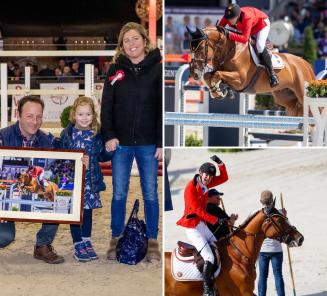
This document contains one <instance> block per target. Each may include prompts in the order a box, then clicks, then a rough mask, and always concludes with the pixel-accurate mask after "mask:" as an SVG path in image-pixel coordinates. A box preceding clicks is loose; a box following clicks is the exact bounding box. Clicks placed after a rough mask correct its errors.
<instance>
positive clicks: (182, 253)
mask: <svg viewBox="0 0 327 296" xmlns="http://www.w3.org/2000/svg"><path fill="white" fill-rule="evenodd" d="M210 247H211V250H212V252H213V254H215V262H214V277H215V278H216V277H217V276H218V275H219V272H220V268H221V262H220V256H219V253H218V250H217V248H216V246H212V245H211V246H210ZM203 266H204V260H203V258H202V256H201V255H198V251H197V249H196V248H195V247H194V246H193V245H190V244H188V243H185V242H181V241H178V242H177V247H176V248H175V250H174V251H173V252H172V253H171V273H172V276H173V277H174V279H175V280H176V281H203V277H202V271H203Z"/></svg>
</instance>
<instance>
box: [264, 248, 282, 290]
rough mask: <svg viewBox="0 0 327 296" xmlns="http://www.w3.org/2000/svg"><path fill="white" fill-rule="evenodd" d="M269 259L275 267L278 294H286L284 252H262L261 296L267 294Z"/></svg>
mask: <svg viewBox="0 0 327 296" xmlns="http://www.w3.org/2000/svg"><path fill="white" fill-rule="evenodd" d="M269 261H271V265H272V268H273V273H274V278H275V287H276V292H277V295H278V296H285V288H284V280H283V274H282V264H283V252H276V253H272V252H260V255H259V282H258V293H259V296H266V292H267V278H268V273H269Z"/></svg>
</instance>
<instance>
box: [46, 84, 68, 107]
mask: <svg viewBox="0 0 327 296" xmlns="http://www.w3.org/2000/svg"><path fill="white" fill-rule="evenodd" d="M54 89H55V90H63V89H65V88H64V87H61V86H57V87H55V88H54ZM50 99H51V101H52V102H53V103H54V104H56V105H63V104H65V103H66V102H67V100H68V95H51V96H50Z"/></svg>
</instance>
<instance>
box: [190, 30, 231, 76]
mask: <svg viewBox="0 0 327 296" xmlns="http://www.w3.org/2000/svg"><path fill="white" fill-rule="evenodd" d="M221 39H223V38H220V39H219V40H217V44H218V41H220V40H221ZM193 42H195V43H197V45H196V46H194V47H193V46H192V43H193ZM203 43H204V58H195V53H196V52H197V51H198V50H199V48H200V46H201V45H202V44H203ZM226 45H227V38H225V42H224V44H223V48H226ZM209 47H210V48H211V49H212V51H213V53H212V56H211V57H210V58H208V49H209ZM218 47H219V46H215V45H214V44H213V43H212V41H211V40H209V38H208V35H207V34H205V33H204V34H203V36H202V37H200V38H195V39H192V41H191V44H190V51H191V53H192V54H193V55H192V59H191V62H190V66H191V65H192V64H193V63H194V62H200V63H201V69H199V70H200V71H201V72H203V71H204V69H205V68H206V66H207V64H208V62H212V61H213V60H215V56H216V52H217V50H218ZM226 58H227V57H226V56H225V53H223V54H221V55H220V59H217V60H216V61H217V64H218V65H219V66H222V65H223V64H224V62H225V60H226Z"/></svg>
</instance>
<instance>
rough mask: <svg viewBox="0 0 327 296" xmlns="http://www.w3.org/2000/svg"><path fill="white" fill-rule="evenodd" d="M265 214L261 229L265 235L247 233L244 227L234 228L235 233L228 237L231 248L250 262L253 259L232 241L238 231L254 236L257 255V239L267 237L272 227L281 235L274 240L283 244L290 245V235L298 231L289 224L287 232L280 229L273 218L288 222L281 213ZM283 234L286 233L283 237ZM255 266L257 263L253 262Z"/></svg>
mask: <svg viewBox="0 0 327 296" xmlns="http://www.w3.org/2000/svg"><path fill="white" fill-rule="evenodd" d="M263 212H264V214H265V216H266V217H265V220H264V221H263V223H262V226H261V229H262V231H263V234H261V233H259V234H257V233H251V232H248V231H246V230H245V229H243V228H242V227H233V228H234V231H233V232H232V233H231V234H230V235H229V237H228V241H229V243H230V244H231V246H232V247H233V248H234V249H235V250H236V252H237V253H238V254H239V255H240V256H241V257H244V258H245V259H246V260H247V261H248V262H250V261H251V258H250V257H248V256H246V255H244V253H243V252H242V251H241V249H240V247H239V246H237V244H236V243H235V242H234V241H233V240H232V239H231V238H232V234H233V233H235V232H236V231H242V232H244V233H245V234H246V235H247V236H253V237H254V253H255V254H256V253H257V244H256V238H257V237H260V236H264V237H265V233H266V230H267V228H268V227H269V226H270V225H272V226H273V227H274V229H275V230H276V231H277V232H278V233H279V234H280V235H279V236H274V237H272V239H275V240H278V241H280V242H281V243H286V244H287V243H288V241H289V239H290V238H291V237H290V233H291V232H292V231H293V230H295V229H296V227H294V226H292V225H290V224H289V226H288V228H287V229H286V231H284V230H282V229H281V228H280V226H279V225H278V224H277V223H276V222H275V221H274V219H273V217H274V216H280V217H282V218H283V219H284V220H288V219H287V217H285V216H284V215H281V214H279V213H265V211H263ZM266 225H268V227H266ZM282 233H284V234H283V235H282ZM253 263H254V264H255V262H253Z"/></svg>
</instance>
